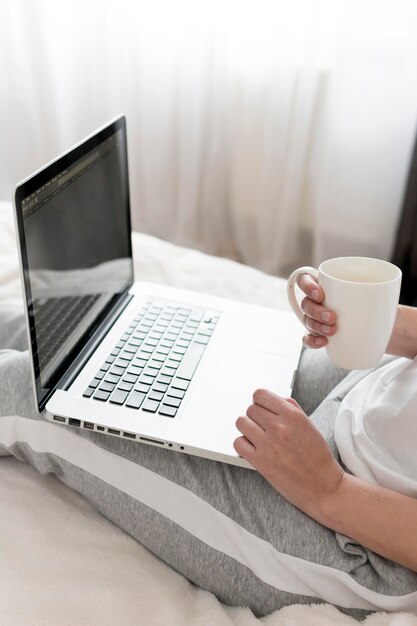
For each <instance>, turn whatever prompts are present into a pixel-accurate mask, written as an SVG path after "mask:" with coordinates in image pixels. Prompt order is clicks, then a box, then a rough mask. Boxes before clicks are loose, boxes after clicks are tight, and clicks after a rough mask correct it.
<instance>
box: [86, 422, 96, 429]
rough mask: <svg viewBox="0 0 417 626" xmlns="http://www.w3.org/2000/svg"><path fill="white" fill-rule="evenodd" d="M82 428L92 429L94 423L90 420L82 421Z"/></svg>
mask: <svg viewBox="0 0 417 626" xmlns="http://www.w3.org/2000/svg"><path fill="white" fill-rule="evenodd" d="M84 428H87V430H94V424H92V423H91V422H84Z"/></svg>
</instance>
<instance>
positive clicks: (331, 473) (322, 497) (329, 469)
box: [233, 389, 344, 522]
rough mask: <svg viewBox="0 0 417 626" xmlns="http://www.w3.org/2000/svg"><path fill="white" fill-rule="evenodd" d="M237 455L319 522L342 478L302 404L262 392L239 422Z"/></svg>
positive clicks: (237, 422)
mask: <svg viewBox="0 0 417 626" xmlns="http://www.w3.org/2000/svg"><path fill="white" fill-rule="evenodd" d="M236 426H237V429H238V430H239V431H240V432H241V433H242V437H238V438H237V439H236V440H235V441H234V444H233V446H234V449H235V450H236V452H237V453H238V454H240V456H242V457H243V458H244V459H246V460H247V461H248V462H249V463H250V464H251V465H252V466H253V467H254V468H255V469H256V470H257V471H258V472H259V473H260V474H262V476H263V477H264V478H265V479H266V480H267V481H268V482H269V483H270V484H271V485H272V486H273V487H274V488H275V489H276V490H277V491H279V493H281V495H283V496H284V498H286V499H287V500H288V501H289V502H291V503H292V504H294V505H295V506H297V507H298V508H299V509H301V510H302V511H304V512H305V513H307V515H310V516H311V517H313V518H314V519H316V520H317V521H319V522H320V521H322V520H324V513H323V510H324V506H325V503H326V502H327V501H328V498H331V497H333V495H334V493H335V492H336V490H337V489H338V487H339V485H340V483H341V481H342V478H343V475H344V472H343V469H342V467H341V466H340V465H339V464H338V463H337V461H336V459H335V458H334V456H333V455H332V453H331V451H330V448H329V447H328V445H327V443H326V441H325V439H324V438H323V437H322V435H321V433H320V432H319V431H318V430H317V429H316V428H315V426H314V425H313V423H312V422H311V421H310V420H309V418H308V417H307V415H306V414H305V413H304V411H303V410H302V409H301V408H300V406H299V404H298V403H297V402H296V401H295V400H293V399H292V398H289V399H286V398H282V397H280V396H277V395H276V394H274V393H272V392H271V391H267V390H265V389H258V390H257V391H255V393H254V394H253V404H251V405H250V407H249V408H248V410H247V411H246V415H245V416H241V417H239V418H238V419H237V421H236Z"/></svg>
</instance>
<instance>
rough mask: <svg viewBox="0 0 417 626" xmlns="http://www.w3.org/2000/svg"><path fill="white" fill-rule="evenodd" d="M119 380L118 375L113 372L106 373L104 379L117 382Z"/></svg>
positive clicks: (108, 381) (106, 381) (107, 381)
mask: <svg viewBox="0 0 417 626" xmlns="http://www.w3.org/2000/svg"><path fill="white" fill-rule="evenodd" d="M119 380H120V376H116V375H115V374H113V373H112V374H107V376H106V378H105V379H104V382H105V383H115V384H117V383H118V382H119Z"/></svg>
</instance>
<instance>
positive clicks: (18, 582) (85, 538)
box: [0, 203, 417, 626]
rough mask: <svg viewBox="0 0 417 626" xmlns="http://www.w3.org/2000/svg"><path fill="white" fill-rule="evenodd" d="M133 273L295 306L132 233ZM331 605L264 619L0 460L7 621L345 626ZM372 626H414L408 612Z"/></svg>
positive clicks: (8, 256) (2, 230)
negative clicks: (229, 601)
mask: <svg viewBox="0 0 417 626" xmlns="http://www.w3.org/2000/svg"><path fill="white" fill-rule="evenodd" d="M133 248H134V256H135V273H136V277H138V278H139V277H140V278H141V279H143V280H151V281H154V282H164V283H166V284H172V285H176V286H179V287H186V288H188V289H195V290H197V291H208V292H210V293H213V294H216V295H220V296H227V297H235V298H237V299H240V300H245V301H248V302H257V303H261V304H265V305H268V306H277V307H281V308H288V305H287V302H286V296H285V281H283V280H280V279H277V278H273V277H271V276H267V275H265V274H263V273H261V272H259V271H257V270H254V269H250V268H247V267H244V266H241V265H239V264H237V263H234V262H232V261H227V260H224V259H218V258H214V257H210V256H207V255H204V254H201V253H199V252H196V251H193V250H189V249H185V248H180V247H178V246H174V245H172V244H169V243H166V242H163V241H161V240H158V239H156V238H154V237H149V236H146V235H140V234H137V233H135V234H134V236H133ZM6 301H7V302H10V301H13V302H17V303H21V286H20V280H19V274H18V260H17V253H16V243H15V234H14V225H13V220H12V212H11V206H10V205H9V204H7V203H0V302H6ZM356 623H357V622H356V621H355V620H354V619H352V618H350V617H348V616H346V615H344V614H342V613H340V612H339V611H338V610H337V609H335V608H334V607H332V606H330V605H324V604H323V605H313V606H310V607H309V606H301V605H294V606H290V607H286V608H284V609H281V610H280V611H276V612H275V613H274V614H272V615H270V616H268V617H266V618H263V619H257V618H255V617H254V616H253V615H252V613H251V612H250V611H249V610H248V609H244V608H230V607H226V606H224V605H223V604H221V603H220V602H219V601H218V600H217V599H216V598H215V597H214V596H213V595H212V594H210V593H208V592H205V591H202V590H199V589H197V588H195V587H194V586H193V585H191V584H190V583H189V582H188V581H187V580H186V579H185V578H183V577H182V576H181V575H179V574H178V573H176V572H175V571H174V570H172V569H171V568H170V567H168V566H167V565H165V564H164V563H162V562H161V561H160V560H159V559H157V558H156V557H154V556H153V555H152V554H150V553H149V552H148V551H147V550H146V549H145V548H143V547H142V546H141V545H139V544H138V543H137V542H136V541H135V540H134V539H132V538H131V537H130V536H129V535H127V534H126V533H124V532H123V531H121V530H120V529H119V528H117V527H116V526H114V525H113V524H112V523H111V522H109V521H108V520H107V519H105V518H104V517H103V516H102V515H100V514H99V513H97V511H95V510H94V509H93V508H92V507H91V506H90V505H89V504H88V503H87V502H86V501H85V500H84V499H83V498H81V497H80V496H79V495H78V494H77V493H75V492H74V491H72V490H71V489H69V488H68V487H66V486H65V485H63V484H62V483H61V482H60V481H59V480H58V479H57V478H56V477H55V476H52V475H47V476H42V475H40V474H38V473H37V472H36V471H34V470H33V469H32V468H31V467H30V466H28V465H26V464H23V463H21V462H19V461H17V460H16V459H13V458H9V457H6V458H2V459H0V625H1V626H28V625H31V626H66V625H67V624H68V625H71V626H72V625H74V624H78V625H80V626H81V625H86V626H87V625H88V626H92V625H96V624H97V625H100V626H106V625H107V624H108V625H109V626H110V625H111V626H137V625H142V624H144V625H145V624H146V625H149V626H154V625H155V626H157V625H161V626H162V625H164V626H166V625H168V626H200V625H201V626H203V625H204V626H229V625H231V624H235V625H238V626H257V625H259V624H266V625H268V626H290V625H291V626H294V625H295V626H298V625H300V626H301V625H303V626H304V625H306V626H338V625H340V626H345V625H346V626H347V625H348V624H356ZM364 623H365V624H366V626H377V625H378V626H416V624H417V618H416V617H415V616H412V615H410V614H395V615H393V614H392V615H388V614H385V613H378V614H374V615H372V616H369V617H368V618H367V619H366V620H365V622H364Z"/></svg>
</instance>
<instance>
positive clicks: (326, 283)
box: [287, 257, 401, 369]
mask: <svg viewBox="0 0 417 626" xmlns="http://www.w3.org/2000/svg"><path fill="white" fill-rule="evenodd" d="M306 275H308V276H309V278H306V277H305V276H306ZM312 279H314V280H315V281H317V283H318V285H319V286H320V287H321V290H320V289H317V288H316V287H315V286H314V281H313V280H312ZM297 281H300V286H301V288H303V290H304V292H305V293H307V295H308V297H307V299H304V300H303V303H302V308H300V305H299V304H298V302H297V299H296V296H295V285H296V283H297ZM310 281H311V282H310ZM400 287H401V270H400V269H399V268H398V267H396V266H395V265H393V264H392V263H388V262H387V261H382V260H380V259H371V258H367V257H339V258H336V259H329V260H327V261H324V262H323V263H322V264H321V265H320V267H319V269H318V270H317V269H315V268H314V267H301V268H299V269H297V270H295V271H294V272H293V273H292V274H291V276H290V277H289V279H288V284H287V292H288V299H289V302H290V304H291V307H292V308H293V311H294V313H295V314H296V315H297V317H298V318H299V320H300V321H301V322H302V323H303V324H304V325H305V326H306V327H307V328H308V330H310V331H311V332H310V335H311V336H308V337H307V338H306V339H305V343H307V345H310V346H312V345H313V344H315V345H316V346H318V344H317V343H316V342H317V341H318V340H320V346H321V345H325V350H326V354H327V356H328V358H329V359H330V361H332V363H334V364H335V365H337V366H339V367H344V368H346V369H368V368H371V367H374V366H375V365H377V364H378V363H379V361H380V360H381V358H382V356H383V354H384V352H385V350H386V347H387V345H388V342H389V340H390V337H391V333H392V330H393V327H394V322H395V317H396V313H397V305H398V298H399V294H400ZM315 291H318V294H316V293H315ZM322 296H323V297H324V300H322V299H321V298H322ZM326 313H330V316H329V319H328V321H327V323H326V321H325V319H323V315H324V316H326ZM332 313H334V314H335V317H333V315H332ZM336 316H337V333H336V326H335V325H334V324H335V323H336ZM326 317H327V316H326Z"/></svg>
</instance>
